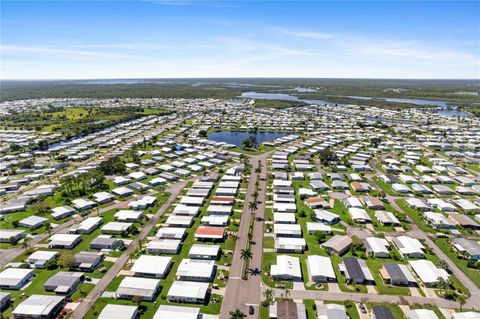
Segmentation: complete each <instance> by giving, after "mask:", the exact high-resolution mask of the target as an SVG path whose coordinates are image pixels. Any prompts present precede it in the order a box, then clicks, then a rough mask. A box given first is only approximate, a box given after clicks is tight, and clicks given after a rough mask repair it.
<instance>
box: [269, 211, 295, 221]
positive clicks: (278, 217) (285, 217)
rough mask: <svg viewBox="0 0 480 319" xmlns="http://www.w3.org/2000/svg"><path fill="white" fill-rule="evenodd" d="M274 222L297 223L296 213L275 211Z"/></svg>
mask: <svg viewBox="0 0 480 319" xmlns="http://www.w3.org/2000/svg"><path fill="white" fill-rule="evenodd" d="M273 222H274V223H275V224H295V222H296V218H295V214H294V213H273Z"/></svg>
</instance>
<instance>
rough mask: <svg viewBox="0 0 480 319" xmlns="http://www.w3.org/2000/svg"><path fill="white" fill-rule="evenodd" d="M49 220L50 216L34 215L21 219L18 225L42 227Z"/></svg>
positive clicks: (34, 227)
mask: <svg viewBox="0 0 480 319" xmlns="http://www.w3.org/2000/svg"><path fill="white" fill-rule="evenodd" d="M47 221H48V218H45V217H40V216H35V215H33V216H28V217H27V218H24V219H22V220H20V221H19V223H18V225H19V226H20V227H25V228H31V229H37V228H39V227H42V225H43V224H44V223H46V222H47Z"/></svg>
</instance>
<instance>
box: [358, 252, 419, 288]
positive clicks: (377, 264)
mask: <svg viewBox="0 0 480 319" xmlns="http://www.w3.org/2000/svg"><path fill="white" fill-rule="evenodd" d="M384 262H396V261H394V260H391V259H388V260H384V259H383V258H378V259H374V258H369V259H368V260H367V265H368V268H370V271H371V273H372V275H373V278H374V279H375V284H376V289H377V291H378V293H379V294H381V295H402V296H410V289H409V288H408V287H399V286H394V285H387V284H385V283H384V282H383V280H382V277H381V276H380V269H381V268H382V267H383V263H384Z"/></svg>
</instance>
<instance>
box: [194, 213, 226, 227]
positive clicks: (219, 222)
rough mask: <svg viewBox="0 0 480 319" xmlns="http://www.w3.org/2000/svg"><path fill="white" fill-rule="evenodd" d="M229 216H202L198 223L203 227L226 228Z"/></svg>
mask: <svg viewBox="0 0 480 319" xmlns="http://www.w3.org/2000/svg"><path fill="white" fill-rule="evenodd" d="M228 220H229V216H225V215H219V216H215V215H210V216H203V217H202V219H201V220H200V222H201V223H202V224H204V225H209V226H227V225H228Z"/></svg>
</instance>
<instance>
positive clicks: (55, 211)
mask: <svg viewBox="0 0 480 319" xmlns="http://www.w3.org/2000/svg"><path fill="white" fill-rule="evenodd" d="M74 213H75V209H73V208H72V207H70V206H59V207H55V208H52V214H51V215H52V217H53V218H55V219H62V218H65V217H68V216H71V215H73V214H74Z"/></svg>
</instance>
